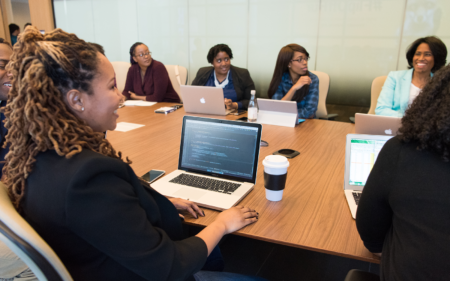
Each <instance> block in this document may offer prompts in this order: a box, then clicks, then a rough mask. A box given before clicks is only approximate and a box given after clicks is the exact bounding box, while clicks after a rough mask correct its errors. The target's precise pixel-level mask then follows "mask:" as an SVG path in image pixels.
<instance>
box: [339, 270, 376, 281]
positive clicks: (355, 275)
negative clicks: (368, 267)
mask: <svg viewBox="0 0 450 281" xmlns="http://www.w3.org/2000/svg"><path fill="white" fill-rule="evenodd" d="M344 281H380V276H378V275H376V274H374V273H370V272H367V271H363V270H359V269H352V270H350V271H349V272H348V273H347V276H346V277H345V280H344Z"/></svg>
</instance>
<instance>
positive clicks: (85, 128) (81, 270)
mask: <svg viewBox="0 0 450 281" xmlns="http://www.w3.org/2000/svg"><path fill="white" fill-rule="evenodd" d="M8 70H9V71H10V72H11V74H12V88H11V91H10V93H9V97H8V104H7V106H6V108H5V110H4V111H5V115H6V127H7V128H8V130H9V133H8V135H7V137H6V141H7V143H10V144H11V146H10V153H9V154H8V155H7V156H6V165H5V168H4V174H5V176H6V182H5V184H6V185H7V187H8V190H9V194H10V197H11V200H12V202H13V203H14V205H15V206H16V208H18V209H19V210H20V211H21V213H22V215H23V217H24V218H25V219H26V220H27V221H28V222H29V223H30V225H31V226H32V227H33V228H34V229H35V230H36V231H37V232H38V233H39V234H40V235H41V237H42V238H43V239H44V240H45V241H46V242H47V243H48V244H49V245H50V247H52V248H53V250H54V251H55V252H56V254H57V255H58V256H59V257H60V258H61V260H62V262H63V263H64V264H65V266H66V267H67V269H68V271H69V272H70V274H71V275H72V277H73V278H74V279H75V280H185V279H192V280H194V279H193V278H194V277H193V276H195V278H202V276H203V275H202V274H205V273H204V272H201V271H200V272H198V271H199V270H200V269H202V267H203V265H204V264H205V261H207V257H208V255H209V254H210V253H211V251H212V250H213V249H214V247H216V245H217V243H218V242H219V240H220V239H221V238H222V236H223V235H225V234H227V233H231V232H233V231H236V230H238V229H240V228H242V227H244V226H246V225H248V224H250V223H253V222H255V221H257V213H256V212H255V211H254V210H251V209H250V208H247V207H235V208H231V209H229V210H226V211H224V212H222V213H221V214H220V215H219V216H218V217H217V219H216V220H215V221H214V222H212V223H211V224H210V225H209V226H208V227H206V228H205V229H204V230H202V231H201V232H200V233H199V234H197V235H196V236H194V237H189V238H186V237H184V235H183V232H182V225H181V221H180V217H179V214H178V211H177V208H179V209H186V210H189V211H190V212H191V214H192V215H193V216H194V217H197V215H204V214H203V212H202V211H201V210H200V209H199V208H198V207H197V206H196V205H195V204H193V203H191V202H189V201H186V200H181V199H172V200H171V201H169V200H168V199H167V198H165V197H164V196H162V195H161V194H159V193H157V192H156V191H155V190H153V189H151V188H147V187H145V186H144V185H142V183H141V182H140V181H139V179H138V177H137V176H136V175H135V173H134V172H133V170H132V169H131V167H130V166H129V165H128V164H127V163H126V162H128V161H126V162H124V161H123V160H122V157H121V153H120V152H116V151H115V150H114V148H113V147H112V145H111V144H110V143H109V142H108V140H106V139H104V137H103V136H104V135H103V133H102V132H104V131H106V130H114V129H115V127H116V120H117V118H118V114H117V109H118V107H119V103H120V101H121V99H122V95H121V94H120V93H119V92H118V90H117V88H116V87H115V86H114V69H113V67H112V65H111V63H110V62H109V61H108V60H107V58H106V57H105V56H103V55H102V54H100V53H99V52H97V51H96V50H95V49H94V48H93V47H92V46H91V45H90V44H88V43H86V42H85V41H83V40H80V39H78V38H77V37H76V36H75V35H74V34H68V33H66V32H64V31H62V30H60V29H56V30H55V31H52V32H49V33H46V34H45V35H42V34H40V33H39V31H38V30H37V29H36V28H34V27H28V28H27V29H26V30H25V32H24V33H23V34H22V36H20V38H19V40H18V42H17V45H16V46H15V47H14V53H13V55H12V57H11V61H10V64H9V65H8ZM212 274H213V273H212ZM217 274H218V275H219V276H222V275H221V274H226V273H222V272H218V273H217ZM199 276H200V277H199ZM208 276H209V275H208ZM213 276H214V275H213ZM211 279H212V278H211ZM212 280H216V279H212ZM217 280H221V279H217ZM244 280H245V279H244Z"/></svg>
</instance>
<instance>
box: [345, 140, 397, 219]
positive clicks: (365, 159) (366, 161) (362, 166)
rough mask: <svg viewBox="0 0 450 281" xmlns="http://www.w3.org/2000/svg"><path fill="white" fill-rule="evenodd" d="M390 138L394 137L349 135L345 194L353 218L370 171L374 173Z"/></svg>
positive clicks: (346, 155)
mask: <svg viewBox="0 0 450 281" xmlns="http://www.w3.org/2000/svg"><path fill="white" fill-rule="evenodd" d="M390 138H392V136H374V135H358V134H348V135H347V142H346V145H345V176H344V193H345V197H346V198H347V202H348V206H349V207H350V211H351V213H352V217H353V218H356V209H357V207H358V203H359V198H360V197H361V194H362V190H363V188H364V186H365V185H366V181H367V178H368V177H369V174H370V171H372V167H373V165H374V163H375V161H376V160H377V157H378V154H379V153H380V150H381V148H382V147H383V145H384V144H385V143H386V142H387V141H388V140H389V139H390Z"/></svg>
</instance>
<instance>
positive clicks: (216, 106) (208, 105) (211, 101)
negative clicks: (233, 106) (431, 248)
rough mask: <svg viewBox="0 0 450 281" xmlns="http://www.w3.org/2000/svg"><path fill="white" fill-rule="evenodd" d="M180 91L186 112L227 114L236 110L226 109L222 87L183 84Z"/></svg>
mask: <svg viewBox="0 0 450 281" xmlns="http://www.w3.org/2000/svg"><path fill="white" fill-rule="evenodd" d="M180 92H181V98H182V99H183V106H184V111H185V112H186V113H199V114H214V115H227V114H229V113H231V112H233V111H234V110H227V109H226V107H225V103H224V97H223V89H222V88H217V87H207V86H185V85H181V86H180Z"/></svg>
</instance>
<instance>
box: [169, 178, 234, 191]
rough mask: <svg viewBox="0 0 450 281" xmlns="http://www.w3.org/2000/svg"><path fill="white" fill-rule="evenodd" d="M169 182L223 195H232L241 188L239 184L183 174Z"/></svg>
mask: <svg viewBox="0 0 450 281" xmlns="http://www.w3.org/2000/svg"><path fill="white" fill-rule="evenodd" d="M169 182H171V183H177V184H181V185H186V186H191V187H197V188H201V189H205V190H211V191H216V192H220V193H223V194H232V193H233V192H234V191H236V189H238V187H239V186H241V185H240V184H237V183H232V182H228V181H221V180H214V179H211V178H205V177H197V176H193V175H188V174H181V175H179V176H177V177H175V178H173V179H172V180H170V181H169Z"/></svg>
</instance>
